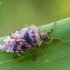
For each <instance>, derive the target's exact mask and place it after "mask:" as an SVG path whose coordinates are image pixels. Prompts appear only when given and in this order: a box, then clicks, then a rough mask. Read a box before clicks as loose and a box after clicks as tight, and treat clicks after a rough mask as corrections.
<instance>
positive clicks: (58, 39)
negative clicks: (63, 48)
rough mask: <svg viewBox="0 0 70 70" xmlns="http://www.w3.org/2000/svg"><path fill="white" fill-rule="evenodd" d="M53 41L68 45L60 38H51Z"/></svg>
mask: <svg viewBox="0 0 70 70" xmlns="http://www.w3.org/2000/svg"><path fill="white" fill-rule="evenodd" d="M53 40H57V41H61V42H63V43H65V44H66V45H68V43H67V42H66V41H64V40H62V39H60V38H53Z"/></svg>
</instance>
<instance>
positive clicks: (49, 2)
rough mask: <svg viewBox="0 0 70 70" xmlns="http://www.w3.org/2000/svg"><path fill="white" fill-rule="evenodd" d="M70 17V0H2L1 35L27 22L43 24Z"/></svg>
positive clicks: (0, 8)
mask: <svg viewBox="0 0 70 70" xmlns="http://www.w3.org/2000/svg"><path fill="white" fill-rule="evenodd" d="M67 17H70V0H0V37H2V36H6V35H8V34H10V33H11V32H13V31H14V30H17V29H20V28H23V27H24V25H25V24H28V25H30V24H35V25H37V26H41V25H44V24H47V23H50V22H54V21H55V20H60V19H64V18H67Z"/></svg>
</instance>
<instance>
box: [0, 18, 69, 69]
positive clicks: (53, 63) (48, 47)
mask: <svg viewBox="0 0 70 70" xmlns="http://www.w3.org/2000/svg"><path fill="white" fill-rule="evenodd" d="M52 25H53V23H50V24H47V25H43V26H40V29H41V30H42V31H45V32H46V31H47V30H48V29H50V28H51V26H52ZM49 37H55V38H60V39H63V40H65V41H66V42H68V44H69V45H68V46H67V45H66V44H64V43H62V42H60V41H52V42H51V43H50V44H45V43H43V44H42V45H41V46H40V49H41V50H42V52H41V51H39V49H31V50H30V51H27V52H23V53H22V56H24V57H19V58H16V59H13V56H14V53H6V52H3V51H1V50H0V70H70V18H66V19H63V20H60V21H57V23H56V25H55V27H54V29H53V31H52V32H51V33H50V34H49ZM4 38H5V37H3V38H0V42H1V41H2V40H3V39H4ZM33 51H34V52H33ZM33 53H36V60H35V61H34V60H32V58H33ZM26 54H28V57H25V55H26Z"/></svg>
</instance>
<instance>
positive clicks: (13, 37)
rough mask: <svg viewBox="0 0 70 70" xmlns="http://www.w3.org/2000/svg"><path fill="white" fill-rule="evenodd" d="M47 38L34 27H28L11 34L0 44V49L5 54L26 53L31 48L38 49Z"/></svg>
mask: <svg viewBox="0 0 70 70" xmlns="http://www.w3.org/2000/svg"><path fill="white" fill-rule="evenodd" d="M46 37H47V35H46V33H44V32H41V31H40V30H39V29H38V27H36V26H35V25H30V26H28V27H26V28H23V29H20V30H17V31H15V32H14V33H11V34H10V35H9V36H7V37H6V38H5V39H4V40H3V41H2V43H1V45H0V49H1V50H3V51H6V52H17V51H18V52H19V51H26V50H28V49H30V48H32V47H39V46H40V44H41V43H42V41H43V40H44V39H45V38H46Z"/></svg>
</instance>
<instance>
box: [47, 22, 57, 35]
mask: <svg viewBox="0 0 70 70" xmlns="http://www.w3.org/2000/svg"><path fill="white" fill-rule="evenodd" d="M55 24H56V21H55V22H54V24H53V26H52V27H51V28H50V29H49V30H48V31H47V34H49V33H50V32H51V31H52V30H53V28H54V26H55Z"/></svg>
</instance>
